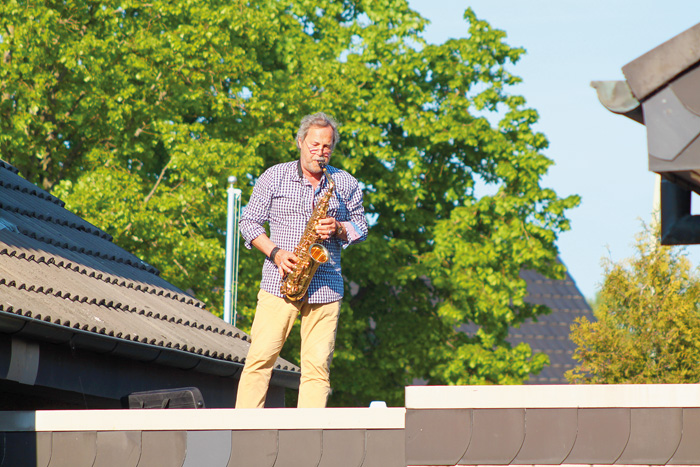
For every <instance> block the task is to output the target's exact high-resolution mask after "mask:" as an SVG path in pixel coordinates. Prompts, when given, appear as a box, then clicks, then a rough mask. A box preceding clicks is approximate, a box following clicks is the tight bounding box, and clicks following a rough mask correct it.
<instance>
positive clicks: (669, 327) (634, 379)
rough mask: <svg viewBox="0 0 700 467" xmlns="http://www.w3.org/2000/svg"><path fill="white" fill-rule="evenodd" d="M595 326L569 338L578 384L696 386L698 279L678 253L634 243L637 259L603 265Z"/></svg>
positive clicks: (648, 239) (586, 325)
mask: <svg viewBox="0 0 700 467" xmlns="http://www.w3.org/2000/svg"><path fill="white" fill-rule="evenodd" d="M594 313H595V316H596V318H597V319H598V321H596V322H593V323H591V322H590V321H588V320H587V319H586V318H581V319H579V320H578V322H577V323H576V325H574V327H573V328H572V334H571V338H572V339H573V341H574V342H575V343H576V344H577V346H578V348H577V349H576V351H575V353H574V358H575V359H576V360H578V361H579V362H580V363H579V365H578V366H577V367H576V368H574V369H573V370H570V371H569V372H568V373H567V377H568V378H569V380H570V381H572V382H577V383H696V382H698V380H700V365H699V363H700V276H699V275H698V273H697V272H696V271H693V270H691V265H690V262H689V260H688V258H687V257H686V256H685V255H684V254H683V251H682V250H681V249H679V248H678V247H666V246H661V245H659V244H658V241H657V240H656V237H655V236H654V235H652V234H651V233H650V232H645V233H643V234H640V235H639V236H638V238H637V255H636V256H635V257H634V258H631V259H629V260H625V261H621V262H619V263H616V264H613V263H610V262H608V263H607V264H606V272H605V281H604V283H603V287H602V289H601V291H600V295H599V299H598V307H597V308H596V309H595V310H594Z"/></svg>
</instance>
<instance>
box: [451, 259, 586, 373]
mask: <svg viewBox="0 0 700 467" xmlns="http://www.w3.org/2000/svg"><path fill="white" fill-rule="evenodd" d="M520 277H521V278H522V279H523V280H524V281H525V282H526V284H527V295H526V296H525V301H526V302H527V303H530V304H533V305H545V306H547V307H548V308H549V309H550V310H551V313H549V314H546V315H539V316H537V318H536V319H533V318H529V319H527V320H526V321H525V322H523V323H522V324H521V325H520V326H519V327H517V328H511V329H510V332H509V335H508V342H510V343H511V344H513V345H517V344H519V343H521V342H525V343H526V344H529V345H530V348H531V349H532V351H533V353H534V352H540V353H545V354H547V355H548V356H549V365H547V366H545V367H544V368H543V369H542V371H541V372H540V373H539V374H537V375H531V376H530V379H529V380H528V381H527V382H526V384H565V383H567V380H566V378H565V377H564V373H566V372H567V371H568V370H570V369H572V368H573V367H574V366H576V362H575V361H574V360H573V358H572V356H573V353H574V350H576V344H574V342H573V341H572V340H571V339H570V338H569V334H570V332H571V325H572V324H574V320H575V319H576V318H580V317H584V316H585V317H586V318H588V319H589V320H590V321H594V320H595V317H594V316H593V312H592V311H591V307H590V306H588V303H587V302H586V300H585V298H584V297H583V295H582V294H581V292H580V291H579V289H578V287H577V286H576V283H575V282H574V280H573V278H572V277H571V275H570V274H569V273H568V271H567V272H566V273H565V276H564V278H563V279H550V278H547V277H545V276H543V275H542V274H539V273H537V272H535V271H531V270H522V271H521V272H520ZM459 329H460V330H461V331H463V332H466V333H470V334H473V333H475V332H476V330H477V326H476V325H474V324H473V323H470V324H465V325H462V326H460V327H459Z"/></svg>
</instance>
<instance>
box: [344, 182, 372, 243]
mask: <svg viewBox="0 0 700 467" xmlns="http://www.w3.org/2000/svg"><path fill="white" fill-rule="evenodd" d="M347 208H348V219H347V221H344V222H341V223H342V224H343V227H345V230H347V237H348V241H347V242H343V248H347V247H348V246H350V245H352V244H353V243H359V242H361V241H363V240H365V239H366V238H367V232H368V231H369V226H368V224H367V218H366V217H365V209H364V207H363V206H362V189H361V188H360V186H359V184H358V183H357V181H355V183H353V185H352V191H351V193H350V196H349V197H348V200H347Z"/></svg>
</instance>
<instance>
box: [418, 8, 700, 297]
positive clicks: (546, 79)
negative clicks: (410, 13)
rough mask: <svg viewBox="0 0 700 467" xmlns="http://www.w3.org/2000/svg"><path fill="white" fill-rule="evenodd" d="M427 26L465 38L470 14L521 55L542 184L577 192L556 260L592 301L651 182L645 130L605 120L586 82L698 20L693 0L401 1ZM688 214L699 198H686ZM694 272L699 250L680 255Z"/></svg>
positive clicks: (646, 212) (440, 37) (629, 239)
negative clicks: (543, 163) (544, 169)
mask: <svg viewBox="0 0 700 467" xmlns="http://www.w3.org/2000/svg"><path fill="white" fill-rule="evenodd" d="M409 4H410V5H411V7H412V8H413V9H414V10H416V11H418V12H419V13H421V15H422V16H423V17H425V18H427V19H429V20H430V21H431V25H430V26H429V27H428V29H427V30H426V33H425V35H424V36H425V38H426V40H427V41H428V42H431V43H442V42H444V41H445V40H446V39H449V38H457V37H465V36H466V33H467V25H466V23H465V22H464V20H463V13H464V10H465V8H467V7H468V6H470V7H471V8H472V9H473V10H474V11H475V13H476V15H477V17H479V18H481V19H485V20H487V21H488V22H489V23H490V24H491V26H493V27H495V28H497V29H502V30H504V31H506V33H507V38H506V42H507V43H508V44H510V45H511V46H518V47H523V48H525V49H526V50H527V54H526V55H525V56H524V57H523V58H522V59H521V60H520V61H519V62H518V63H517V64H516V65H515V66H514V67H512V68H511V71H512V72H513V73H514V74H515V75H517V76H520V77H521V78H523V80H524V81H523V83H522V84H520V85H518V86H516V87H514V88H512V89H511V92H512V93H515V94H520V95H522V96H524V97H525V98H526V99H527V102H528V106H530V107H532V108H534V109H536V110H537V111H538V112H539V114H540V121H539V123H538V124H537V125H536V126H535V129H536V130H538V131H541V132H543V133H544V134H545V135H546V136H547V138H548V139H549V142H550V146H549V148H548V149H547V150H546V151H545V154H546V155H547V156H548V157H549V158H550V159H552V160H554V162H555V165H554V166H553V167H552V168H551V169H550V171H549V174H548V175H547V176H546V177H545V179H544V181H543V185H544V186H546V187H550V188H553V189H554V190H555V191H556V192H557V193H558V194H559V195H560V196H567V195H569V194H578V195H580V196H581V198H582V202H581V205H580V206H579V207H578V208H576V209H574V210H571V211H569V218H570V219H571V224H572V230H571V231H569V232H567V233H565V234H563V235H562V236H561V237H560V239H559V241H558V246H559V251H560V255H561V258H562V259H563V261H564V263H565V264H566V265H567V267H568V268H569V272H570V274H571V275H572V276H573V278H574V280H575V281H576V284H577V285H578V287H579V289H580V290H581V292H582V293H583V294H584V295H585V296H586V297H589V298H592V297H594V295H595V292H596V291H597V290H598V289H599V287H600V284H601V282H602V272H603V268H602V266H601V260H602V259H603V258H608V259H611V260H613V261H619V260H621V259H624V258H627V257H630V256H632V255H633V254H634V248H633V243H634V237H635V235H636V234H637V233H638V232H640V231H641V230H642V221H643V222H647V223H648V222H649V221H650V219H651V210H652V204H653V192H654V183H655V176H654V174H653V173H651V172H649V170H648V156H647V150H646V130H645V128H644V126H642V125H640V124H638V123H636V122H634V121H632V120H629V119H627V118H626V117H622V116H619V115H615V114H612V113H610V112H608V111H607V110H606V109H605V108H604V107H603V106H602V105H601V104H600V103H599V101H598V99H597V96H596V93H595V90H594V89H593V88H591V87H590V82H591V81H593V80H608V79H624V76H623V75H622V67H623V66H624V65H625V64H627V63H629V62H630V61H632V60H634V59H635V58H637V57H639V56H641V55H643V54H644V53H645V52H647V51H649V50H651V49H653V48H654V47H656V46H658V45H659V44H661V43H662V42H664V41H666V40H668V39H670V38H672V37H673V36H676V35H677V34H679V33H681V32H683V31H684V30H686V29H688V28H690V27H692V26H693V25H695V24H696V23H698V22H700V1H698V0H666V1H663V2H662V1H660V0H655V1H651V0H634V1H631V0H606V1H604V0H588V1H572V0H530V1H523V0H474V1H457V0H409ZM693 204H694V206H693V211H694V212H695V211H699V212H700V198H698V197H697V196H693ZM686 249H687V252H688V255H689V257H690V258H691V260H692V261H693V264H694V265H697V264H698V263H700V245H698V246H689V247H686Z"/></svg>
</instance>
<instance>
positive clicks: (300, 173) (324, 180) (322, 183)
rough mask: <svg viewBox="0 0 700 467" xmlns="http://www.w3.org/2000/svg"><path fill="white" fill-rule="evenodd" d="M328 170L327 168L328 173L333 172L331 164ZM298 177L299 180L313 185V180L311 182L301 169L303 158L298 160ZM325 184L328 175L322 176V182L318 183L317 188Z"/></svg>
mask: <svg viewBox="0 0 700 467" xmlns="http://www.w3.org/2000/svg"><path fill="white" fill-rule="evenodd" d="M326 170H327V171H328V173H329V174H330V172H331V166H330V165H328V166H326ZM297 177H298V178H297V180H298V181H299V182H301V183H308V184H309V185H311V182H309V181H308V180H307V179H306V177H304V173H303V172H302V171H301V159H299V160H297ZM324 186H326V177H322V178H321V183H320V184H319V185H318V187H317V188H323V187H324Z"/></svg>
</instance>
